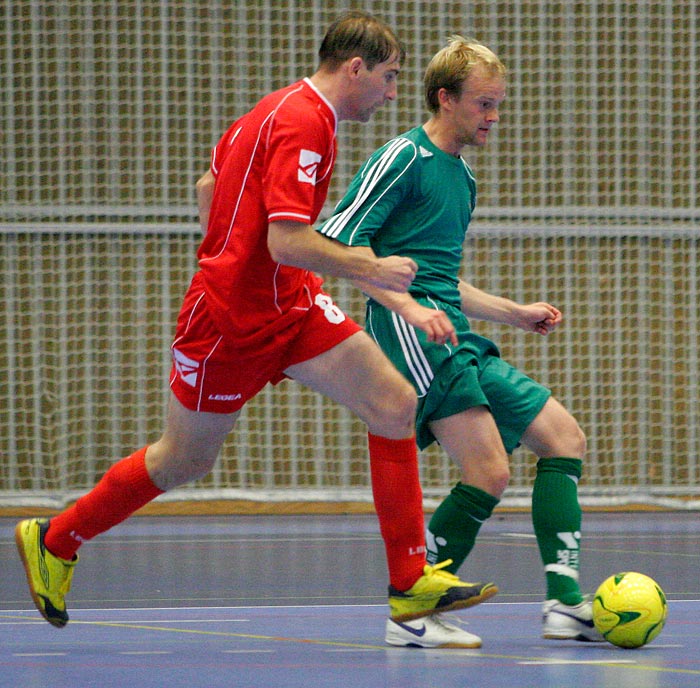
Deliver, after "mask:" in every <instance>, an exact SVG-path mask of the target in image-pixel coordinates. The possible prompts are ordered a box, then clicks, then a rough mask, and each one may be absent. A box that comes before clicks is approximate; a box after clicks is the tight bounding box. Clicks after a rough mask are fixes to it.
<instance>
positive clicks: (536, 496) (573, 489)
mask: <svg viewBox="0 0 700 688" xmlns="http://www.w3.org/2000/svg"><path fill="white" fill-rule="evenodd" d="M580 477H581V460H580V459H566V458H552V459H540V460H539V461H538V462H537V475H536V477H535V485H534V488H533V490H532V525H533V526H534V529H535V536H536V537H537V545H538V546H539V549H540V556H541V558H542V563H543V564H544V570H545V575H546V578H547V599H553V598H554V599H558V600H560V601H561V602H563V603H564V604H578V603H579V602H581V600H582V599H583V596H582V595H581V589H580V588H579V584H578V572H579V542H580V540H581V507H580V505H579V503H578V479H579V478H580Z"/></svg>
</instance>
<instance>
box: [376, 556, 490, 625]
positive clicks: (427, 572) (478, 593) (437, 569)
mask: <svg viewBox="0 0 700 688" xmlns="http://www.w3.org/2000/svg"><path fill="white" fill-rule="evenodd" d="M451 563H452V560H451V559H447V560H446V561H443V562H441V563H439V564H435V566H429V565H426V566H425V568H424V569H423V575H422V576H421V577H420V578H419V579H418V580H417V581H416V582H415V583H414V584H413V586H412V587H411V588H409V589H408V590H406V591H405V592H400V591H399V590H396V588H393V587H392V586H389V608H390V609H391V618H392V619H393V620H394V621H410V620H411V619H419V618H421V617H422V616H430V615H431V614H436V613H437V612H447V611H450V610H453V609H465V608H466V607H473V606H474V605H475V604H479V603H480V602H483V601H484V600H488V599H489V598H490V597H493V596H494V595H495V594H496V593H497V592H498V588H497V587H496V586H495V585H494V584H493V583H465V582H464V581H462V580H460V579H459V578H458V577H457V576H455V575H454V574H452V573H449V571H443V569H444V568H445V567H446V566H449V565H450V564H451Z"/></svg>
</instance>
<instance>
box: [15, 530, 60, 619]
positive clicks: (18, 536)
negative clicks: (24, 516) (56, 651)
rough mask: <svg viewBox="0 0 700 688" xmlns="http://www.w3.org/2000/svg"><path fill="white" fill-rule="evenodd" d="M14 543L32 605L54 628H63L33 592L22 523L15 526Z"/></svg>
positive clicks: (39, 597) (40, 598)
mask: <svg viewBox="0 0 700 688" xmlns="http://www.w3.org/2000/svg"><path fill="white" fill-rule="evenodd" d="M15 543H16V544H17V551H18V552H19V557H20V559H21V560H22V565H23V566H24V573H25V575H26V577H27V584H28V585H29V592H30V593H31V596H32V600H33V601H34V605H35V606H36V608H37V609H38V610H39V613H40V614H41V615H42V616H43V617H44V618H45V619H46V620H47V621H48V622H49V623H50V624H51V625H52V626H54V627H55V628H63V627H65V625H66V624H67V623H68V622H67V621H63V620H62V619H55V618H51V617H49V616H48V615H47V614H46V611H45V609H44V607H43V602H44V600H43V598H42V597H41V596H40V595H38V594H37V593H36V591H35V590H34V585H33V584H32V574H31V567H30V566H29V560H28V559H27V553H26V552H25V551H24V538H23V537H22V522H20V523H18V524H17V525H16V526H15Z"/></svg>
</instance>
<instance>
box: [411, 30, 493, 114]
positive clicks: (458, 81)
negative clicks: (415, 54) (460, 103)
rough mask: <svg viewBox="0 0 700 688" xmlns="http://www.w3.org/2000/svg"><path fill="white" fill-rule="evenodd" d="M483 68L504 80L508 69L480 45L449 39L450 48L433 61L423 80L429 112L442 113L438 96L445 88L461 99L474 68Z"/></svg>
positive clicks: (455, 38)
mask: <svg viewBox="0 0 700 688" xmlns="http://www.w3.org/2000/svg"><path fill="white" fill-rule="evenodd" d="M478 64H480V65H484V66H485V67H486V68H487V69H488V70H489V71H491V72H492V73H494V74H500V75H501V76H505V74H506V68H505V66H504V64H503V63H502V62H501V60H500V59H499V58H498V56H497V55H496V54H495V53H494V52H493V51H492V50H491V49H490V48H487V47H486V46H485V45H483V44H482V43H479V41H475V40H473V39H466V38H462V36H458V35H454V36H450V37H449V39H448V41H447V45H446V46H445V47H444V48H443V49H442V50H440V51H439V52H438V53H437V54H436V55H435V56H434V57H433V59H432V60H431V61H430V64H429V65H428V68H427V69H426V70H425V76H424V78H423V91H424V95H425V103H426V105H427V106H428V110H430V112H432V113H433V114H434V113H436V112H438V111H439V110H440V102H439V100H438V92H439V91H440V89H441V88H444V89H445V90H446V91H447V92H448V93H450V94H451V95H453V96H455V97H457V98H459V96H460V95H462V86H463V85H464V82H465V80H466V79H467V77H468V76H469V75H470V74H471V71H472V69H473V68H474V67H475V65H478Z"/></svg>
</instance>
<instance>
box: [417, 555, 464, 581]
mask: <svg viewBox="0 0 700 688" xmlns="http://www.w3.org/2000/svg"><path fill="white" fill-rule="evenodd" d="M451 563H452V559H445V561H441V562H440V563H439V564H435V565H434V566H430V564H426V565H425V568H424V569H423V573H424V574H425V575H426V576H438V577H439V578H444V579H445V580H447V581H450V582H456V581H459V578H458V577H457V576H455V575H454V573H450V572H449V571H443V570H442V569H444V568H445V567H446V566H449V565H450V564H451Z"/></svg>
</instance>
